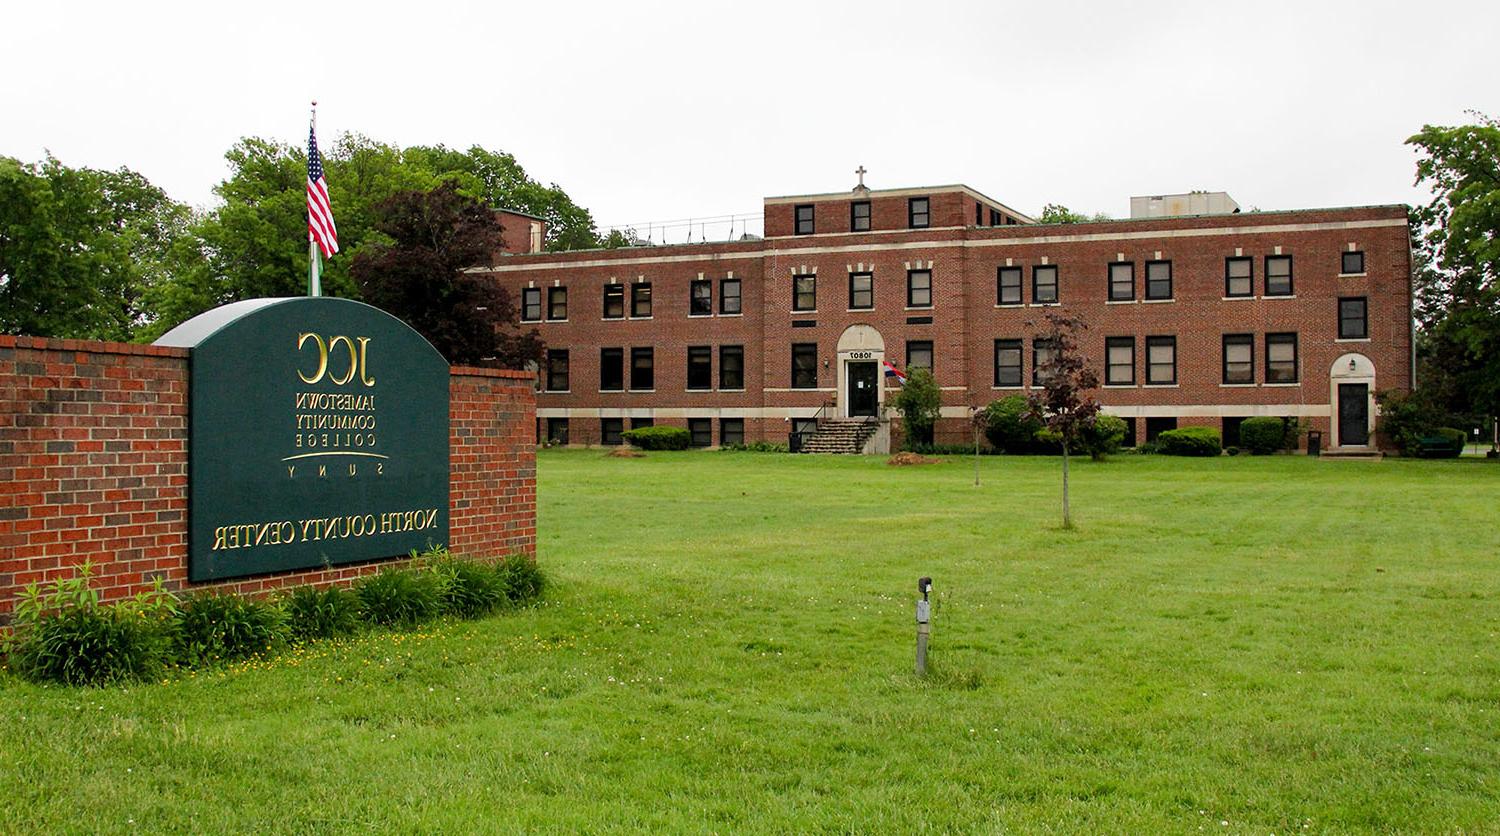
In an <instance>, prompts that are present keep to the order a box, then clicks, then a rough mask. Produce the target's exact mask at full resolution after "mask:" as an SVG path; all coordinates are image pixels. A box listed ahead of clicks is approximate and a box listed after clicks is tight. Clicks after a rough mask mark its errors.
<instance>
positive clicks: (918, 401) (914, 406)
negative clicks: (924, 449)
mask: <svg viewBox="0 0 1500 836" xmlns="http://www.w3.org/2000/svg"><path fill="white" fill-rule="evenodd" d="M942 405H943V396H942V392H941V391H940V390H939V389H938V385H937V380H936V379H934V378H933V376H932V372H930V371H928V370H927V369H924V368H922V367H920V366H918V367H916V368H914V369H908V370H907V372H906V382H905V383H903V384H902V385H901V391H899V392H897V393H896V396H895V397H893V398H891V402H890V406H891V408H892V409H895V410H896V411H897V412H900V413H901V424H902V427H903V428H904V430H905V435H906V448H907V449H908V450H909V449H911V447H912V445H914V444H919V443H926V444H931V443H932V428H933V426H934V425H936V424H937V419H938V415H939V414H940V413H941V410H942Z"/></svg>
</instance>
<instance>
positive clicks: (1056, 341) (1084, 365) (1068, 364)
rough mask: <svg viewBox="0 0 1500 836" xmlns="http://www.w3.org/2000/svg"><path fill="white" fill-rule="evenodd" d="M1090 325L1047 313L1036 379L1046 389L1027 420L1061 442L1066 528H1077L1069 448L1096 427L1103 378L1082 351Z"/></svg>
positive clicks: (1034, 395) (1033, 399) (1034, 398)
mask: <svg viewBox="0 0 1500 836" xmlns="http://www.w3.org/2000/svg"><path fill="white" fill-rule="evenodd" d="M1086 330H1088V325H1086V324H1084V322H1083V320H1081V319H1078V318H1077V317H1073V316H1067V315H1065V314H1059V313H1048V314H1047V324H1046V327H1045V329H1043V331H1042V332H1041V334H1039V335H1038V336H1037V340H1036V343H1035V345H1036V375H1037V382H1038V383H1040V384H1041V386H1042V389H1041V391H1040V392H1038V391H1036V390H1035V389H1033V390H1032V392H1031V394H1030V395H1028V396H1027V398H1026V401H1027V404H1028V406H1029V409H1028V410H1027V416H1028V417H1030V418H1034V419H1036V420H1039V421H1041V422H1042V423H1043V424H1044V425H1046V427H1047V429H1049V430H1051V431H1052V432H1053V433H1055V434H1057V436H1058V437H1059V438H1060V440H1061V441H1062V462H1063V467H1062V488H1063V490H1062V513H1063V528H1072V527H1073V517H1072V514H1071V513H1070V511H1069V508H1068V449H1069V448H1071V447H1073V446H1075V445H1076V444H1077V443H1078V442H1079V440H1080V439H1081V438H1082V436H1083V434H1084V433H1086V432H1088V431H1089V430H1090V429H1092V428H1093V426H1094V419H1095V418H1096V417H1097V416H1098V415H1099V402H1098V401H1097V400H1095V399H1094V397H1093V395H1092V393H1093V391H1094V390H1095V389H1098V388H1099V375H1097V374H1095V373H1094V370H1093V369H1092V368H1090V367H1089V362H1088V358H1087V357H1086V356H1085V355H1084V353H1083V351H1082V350H1081V349H1080V348H1079V346H1078V337H1079V334H1080V333H1081V332H1083V331H1086Z"/></svg>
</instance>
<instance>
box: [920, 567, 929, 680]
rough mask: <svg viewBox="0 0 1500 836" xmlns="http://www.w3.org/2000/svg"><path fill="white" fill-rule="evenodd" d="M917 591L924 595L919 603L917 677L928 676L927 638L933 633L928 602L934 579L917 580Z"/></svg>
mask: <svg viewBox="0 0 1500 836" xmlns="http://www.w3.org/2000/svg"><path fill="white" fill-rule="evenodd" d="M917 590H918V591H920V592H921V593H922V600H920V601H918V602H917V676H926V675H927V636H928V633H930V632H931V631H932V625H931V624H930V623H929V622H930V621H931V620H932V612H931V609H930V608H931V606H932V605H931V604H930V603H928V601H927V593H928V592H930V591H931V590H932V578H920V579H918V580H917Z"/></svg>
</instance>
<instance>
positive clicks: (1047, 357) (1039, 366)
mask: <svg viewBox="0 0 1500 836" xmlns="http://www.w3.org/2000/svg"><path fill="white" fill-rule="evenodd" d="M1056 359H1057V348H1056V347H1055V346H1054V345H1053V344H1052V341H1051V340H1049V339H1046V338H1045V337H1035V338H1033V339H1032V341H1031V385H1032V386H1045V385H1047V381H1048V380H1049V379H1050V378H1051V376H1052V374H1053V369H1052V368H1050V367H1051V365H1052V363H1053V361H1054V360H1056Z"/></svg>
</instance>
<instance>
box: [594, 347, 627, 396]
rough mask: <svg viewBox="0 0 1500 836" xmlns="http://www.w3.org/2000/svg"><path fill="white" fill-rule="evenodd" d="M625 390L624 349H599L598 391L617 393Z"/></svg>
mask: <svg viewBox="0 0 1500 836" xmlns="http://www.w3.org/2000/svg"><path fill="white" fill-rule="evenodd" d="M624 388H625V349H623V348H601V349H599V391H600V392H619V391H621V390H623V389H624Z"/></svg>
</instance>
